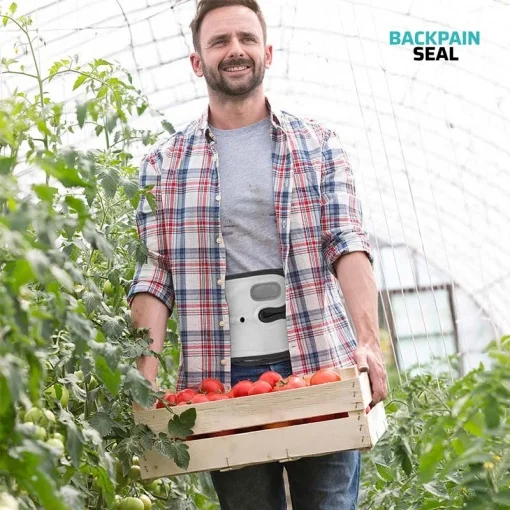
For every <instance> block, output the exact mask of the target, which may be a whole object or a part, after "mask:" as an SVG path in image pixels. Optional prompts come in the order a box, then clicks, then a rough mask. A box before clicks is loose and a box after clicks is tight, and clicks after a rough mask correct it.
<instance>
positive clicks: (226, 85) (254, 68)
mask: <svg viewBox="0 0 510 510" xmlns="http://www.w3.org/2000/svg"><path fill="white" fill-rule="evenodd" d="M229 66H250V68H249V69H248V72H247V73H246V74H245V75H243V76H240V77H235V76H232V77H229V76H228V73H227V72H226V71H224V69H225V68H226V67H229ZM202 69H203V72H204V79H205V82H206V83H207V85H208V86H209V88H211V89H212V90H214V91H215V92H217V93H219V94H221V95H223V96H234V97H238V96H245V95H248V94H250V92H252V91H253V90H255V89H256V88H257V87H258V86H259V85H260V84H261V83H262V81H263V80H264V75H265V70H266V69H265V66H264V63H263V62H259V63H255V62H253V61H251V60H240V59H237V60H231V61H228V62H222V63H221V65H220V66H219V69H213V68H212V67H209V66H208V65H206V64H205V62H203V66H202Z"/></svg>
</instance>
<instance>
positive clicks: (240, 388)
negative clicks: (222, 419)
mask: <svg viewBox="0 0 510 510" xmlns="http://www.w3.org/2000/svg"><path fill="white" fill-rule="evenodd" d="M252 384H253V383H252V382H251V381H248V380H245V381H239V382H238V383H237V384H235V385H234V387H233V388H232V394H233V395H234V398H238V397H247V396H248V392H249V391H250V388H251V385H252Z"/></svg>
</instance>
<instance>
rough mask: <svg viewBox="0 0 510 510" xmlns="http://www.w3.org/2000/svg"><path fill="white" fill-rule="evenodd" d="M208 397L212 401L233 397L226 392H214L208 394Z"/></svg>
mask: <svg viewBox="0 0 510 510" xmlns="http://www.w3.org/2000/svg"><path fill="white" fill-rule="evenodd" d="M207 398H208V399H209V401H210V402H216V401H217V400H228V399H229V398H231V397H229V396H228V395H226V394H225V393H213V394H212V395H207Z"/></svg>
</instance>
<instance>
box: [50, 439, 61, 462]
mask: <svg viewBox="0 0 510 510" xmlns="http://www.w3.org/2000/svg"><path fill="white" fill-rule="evenodd" d="M46 444H47V445H48V446H51V447H52V448H53V449H54V450H55V451H56V452H55V453H56V456H57V457H58V458H59V459H61V458H62V457H63V456H64V443H63V442H62V441H60V439H56V438H54V437H50V438H49V439H48V441H46Z"/></svg>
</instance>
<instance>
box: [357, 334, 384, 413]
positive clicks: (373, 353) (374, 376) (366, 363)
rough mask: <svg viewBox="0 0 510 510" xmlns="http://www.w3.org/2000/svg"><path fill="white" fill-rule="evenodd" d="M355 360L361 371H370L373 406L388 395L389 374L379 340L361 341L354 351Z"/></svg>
mask: <svg viewBox="0 0 510 510" xmlns="http://www.w3.org/2000/svg"><path fill="white" fill-rule="evenodd" d="M354 360H355V361H356V364H357V365H358V368H359V370H360V372H368V378H369V379H370V384H371V386H372V402H370V407H371V408H372V407H374V406H375V405H376V404H378V403H379V402H381V401H382V400H384V399H385V398H386V397H387V396H388V384H387V381H388V376H387V374H386V368H385V366H384V361H383V353H382V351H381V346H380V345H379V342H376V341H372V342H370V343H366V342H365V343H364V342H360V343H359V344H358V347H357V348H356V350H355V351H354Z"/></svg>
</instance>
